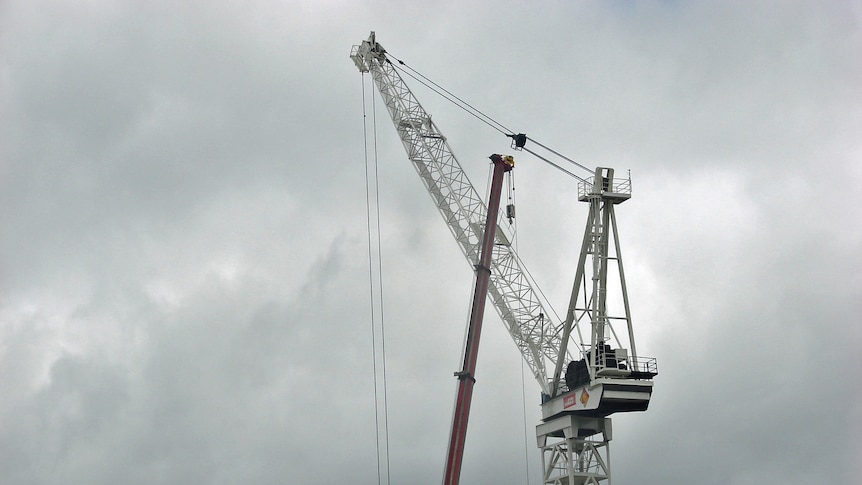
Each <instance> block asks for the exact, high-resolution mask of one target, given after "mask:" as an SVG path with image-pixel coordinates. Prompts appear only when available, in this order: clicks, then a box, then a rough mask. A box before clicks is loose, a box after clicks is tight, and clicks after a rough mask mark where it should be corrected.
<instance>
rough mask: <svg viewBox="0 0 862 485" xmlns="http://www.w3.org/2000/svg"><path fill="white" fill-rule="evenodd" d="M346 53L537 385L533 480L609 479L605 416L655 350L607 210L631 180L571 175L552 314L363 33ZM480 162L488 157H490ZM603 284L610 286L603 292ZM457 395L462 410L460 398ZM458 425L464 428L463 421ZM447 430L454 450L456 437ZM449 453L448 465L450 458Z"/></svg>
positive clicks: (639, 398) (520, 138) (640, 376)
mask: <svg viewBox="0 0 862 485" xmlns="http://www.w3.org/2000/svg"><path fill="white" fill-rule="evenodd" d="M350 57H351V59H353V61H354V63H355V64H356V67H357V68H358V69H359V71H360V72H362V73H368V72H370V73H371V75H372V77H373V80H374V83H375V85H376V87H377V90H378V92H379V93H380V95H381V97H382V99H383V101H384V103H385V105H386V107H387V110H388V111H389V115H390V117H391V119H392V122H393V123H394V125H395V129H396V131H397V132H398V135H399V137H400V138H401V142H402V144H403V145H404V149H405V150H406V152H407V155H408V159H409V160H410V161H411V163H412V164H413V166H414V168H415V169H416V172H417V173H418V174H419V177H420V179H421V180H422V182H423V184H424V185H425V188H426V190H427V192H428V193H429V195H430V196H431V198H432V200H433V201H434V204H435V206H436V207H437V209H438V211H439V212H440V214H441V215H442V216H443V219H444V221H445V222H446V225H447V226H448V228H449V230H450V232H451V233H452V235H453V236H454V238H455V240H456V241H457V243H458V245H459V247H460V248H461V251H462V252H463V254H464V256H465V257H466V259H467V261H468V263H469V264H470V265H471V266H472V267H473V268H474V269H476V270H477V271H478V268H487V270H488V275H489V278H488V282H487V296H488V298H490V300H491V302H492V303H493V306H494V308H495V309H496V311H497V313H498V315H499V316H500V318H501V320H502V321H503V324H504V326H505V327H506V330H507V331H508V332H509V335H511V337H512V340H513V341H514V343H515V345H516V346H517V348H518V350H519V351H520V353H521V356H522V357H523V359H524V362H525V363H526V364H527V366H528V367H529V369H530V371H531V373H532V374H533V377H534V378H535V379H536V381H537V382H538V384H539V387H540V388H541V396H542V399H541V401H542V402H541V406H542V423H540V424H539V425H538V426H537V427H536V438H537V444H538V447H539V449H540V451H541V454H542V462H543V482H542V483H545V484H553V485H561V484H592V483H595V484H598V483H601V482H603V481H610V461H609V455H608V444H609V441H610V440H611V438H612V428H611V421H610V418H609V416H610V415H611V414H613V413H617V412H628V411H644V410H646V409H647V407H648V405H649V400H650V397H651V395H652V387H653V382H652V378H653V377H655V376H656V375H657V373H658V372H657V367H656V361H655V359H654V358H645V357H642V356H640V355H639V354H638V353H637V350H636V346H635V339H634V333H633V329H632V319H631V312H630V308H629V300H628V294H627V291H626V282H625V274H624V271H623V264H622V256H621V252H620V243H619V239H618V233H617V221H616V216H615V212H614V208H615V206H616V205H618V204H620V203H622V202H625V201H626V200H628V199H629V198H630V197H631V180H630V179H629V178H625V179H620V178H616V177H615V175H614V170H613V169H611V168H606V167H597V168H596V169H595V170H594V171H593V173H592V175H591V176H590V177H588V178H583V179H580V178H579V180H580V181H579V183H578V199H579V200H580V201H582V202H586V203H588V204H589V206H590V209H589V213H588V216H587V222H586V227H585V230H584V236H583V239H582V242H581V250H580V254H579V260H578V265H577V270H576V274H575V277H574V284H573V288H572V292H571V297H570V301H569V305H568V309H567V312H566V316H565V318H564V319H562V320H560V319H558V318H556V316H555V315H556V314H555V313H554V312H553V311H551V306H550V304H549V302H547V301H546V300H545V299H544V297H543V296H542V293H541V292H540V291H539V290H538V286H537V285H536V283H535V281H533V279H532V278H531V277H530V276H529V273H528V272H527V271H526V269H525V268H524V265H523V263H522V262H521V260H520V258H519V257H518V255H517V253H516V252H515V249H514V248H513V246H512V240H513V234H512V233H511V231H510V230H509V228H508V227H507V226H506V225H505V224H496V223H495V224H493V225H488V227H493V229H492V230H493V232H494V235H493V238H490V237H489V238H483V236H484V235H485V233H486V229H485V228H486V223H487V221H486V219H490V218H488V215H489V209H488V206H486V205H485V203H484V202H483V201H482V199H481V198H480V196H479V194H478V192H477V191H476V189H475V188H474V187H473V185H472V184H471V183H470V181H469V180H468V178H467V175H466V174H465V173H464V171H463V169H462V168H461V165H460V164H459V162H458V160H457V159H456V158H455V156H454V155H453V153H452V150H451V148H450V147H449V144H448V142H447V140H446V137H445V136H443V134H442V133H441V132H440V130H439V129H438V127H437V125H436V124H435V123H434V122H433V121H432V120H431V116H430V115H429V114H428V113H427V112H426V111H425V110H424V108H423V107H422V105H421V104H420V103H419V101H418V100H417V99H416V97H415V96H414V95H413V93H412V91H411V90H410V89H409V87H408V86H407V85H406V84H405V83H404V80H403V79H402V77H401V75H400V74H399V72H398V69H397V68H396V67H395V65H394V64H393V63H392V62H391V61H390V59H389V58H388V57H387V54H386V50H385V49H384V48H383V47H382V46H381V45H380V44H379V43H378V42H377V41H376V36H375V33H374V32H371V35H370V36H369V38H368V39H367V40H365V41H363V42H362V43H361V44H359V45H357V46H354V48H353V50H352V51H351V54H350ZM509 136H510V137H512V138H513V140H516V141H515V142H514V143H513V146H515V145H517V146H516V148H521V147H523V146H524V144H525V143H526V142H527V140H528V139H527V138H526V136H524V135H522V134H518V135H516V134H510V135H509ZM531 153H532V152H531ZM497 157H499V156H497ZM492 162H493V163H498V160H495V159H494V156H492ZM493 212H494V213H496V208H494V211H493ZM492 215H493V217H494V218H496V215H495V214H492ZM483 239H486V243H485V244H484V247H486V248H490V253H489V254H486V255H485V257H484V258H483V257H482V256H483V255H482V248H483ZM490 240H493V243H492V244H491V243H488V242H487V241H490ZM614 270H616V271H614ZM609 278H610V280H611V282H610V283H609ZM609 288H613V289H615V290H616V292H614V293H613V294H611V292H609ZM474 295H475V293H474ZM482 299H484V296H482ZM474 308H475V305H474ZM585 333H588V336H587V337H586V338H585V337H584V334H585ZM476 344H477V343H476ZM464 373H465V371H464V369H462V371H459V372H456V376H458V377H459V396H460V392H461V387H462V386H463V384H461V383H463V382H464V381H465V380H469V381H471V383H472V381H474V380H475V377H474V376H473V375H472V373H473V371H472V370H470V371H469V372H468V373H469V375H467V376H465V374H464ZM465 378H466V379H465ZM470 387H471V388H472V385H471V386H470ZM458 402H460V397H459V399H458ZM467 403H468V404H467V409H468V410H469V399H467ZM456 405H457V403H456ZM455 419H456V420H457V419H458V413H457V412H456V414H455ZM456 428H458V429H460V428H461V425H460V424H458V423H456V422H453V431H452V440H451V441H450V453H449V455H452V443H453V442H454V441H455V438H454V437H455V433H456ZM462 431H466V419H464V422H463V430H462ZM458 439H459V440H461V441H460V443H461V445H460V446H461V450H460V452H463V436H461V437H460V438H458ZM451 459H452V458H451V457H447V468H446V472H445V474H444V475H445V476H444V480H445V481H444V483H445V484H447V485H449V484H453V485H454V484H456V483H457V482H458V476H457V475H458V474H457V473H453V472H452V470H451V469H450V465H449V462H450V460H451ZM457 460H458V467H460V457H457Z"/></svg>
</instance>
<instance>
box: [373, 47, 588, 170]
mask: <svg viewBox="0 0 862 485" xmlns="http://www.w3.org/2000/svg"><path fill="white" fill-rule="evenodd" d="M386 56H387V57H386V60H387V61H388V62H389V64H390V65H391V66H392V67H393V68H394V69H396V70H398V71H399V72H401V73H402V74H404V75H407V76H409V77H411V78H413V79H414V80H416V82H418V83H420V84H422V85H423V86H425V87H426V88H428V89H430V90H431V91H433V92H434V93H436V94H437V95H439V96H440V97H442V98H443V99H445V100H447V101H449V102H450V103H452V104H454V105H455V106H457V107H459V108H461V109H462V110H464V111H465V112H466V113H468V114H469V115H471V116H473V117H474V118H476V119H477V120H479V121H481V122H482V123H485V124H486V125H488V126H489V127H491V128H493V129H494V130H497V131H499V132H500V133H502V134H504V135H506V136H507V137H509V138H512V139H515V137H516V136H517V135H516V134H515V132H514V131H513V130H510V129H509V128H507V127H506V126H505V125H503V124H502V123H500V122H499V121H497V120H495V119H494V118H491V117H490V116H488V115H487V114H485V113H484V112H482V111H481V110H479V109H477V108H475V107H474V106H472V105H471V104H470V103H468V102H466V101H464V100H463V99H461V98H459V97H458V96H456V95H455V94H453V93H452V92H451V91H449V90H448V89H446V88H444V87H443V86H441V85H439V84H437V83H436V82H434V81H432V80H431V79H429V78H428V77H427V76H425V75H424V74H422V73H420V72H419V71H417V70H416V69H413V68H412V67H410V66H409V65H407V63H405V62H404V61H402V60H401V59H398V58H397V57H395V56H393V55H391V54H390V53H389V52H387V53H386ZM390 57H391V58H392V59H395V61H396V62H397V63H398V65H400V66H403V67H399V66H398V65H396V64H393V63H392V61H390V60H389V58H390ZM526 139H527V140H529V141H531V142H533V143H535V144H536V145H538V146H540V147H542V148H544V149H545V150H547V151H549V152H551V153H553V154H554V155H556V156H558V157H560V158H562V159H563V160H565V161H567V162H569V163H571V164H573V165H575V166H577V167H578V168H580V169H582V170H585V171H586V172H588V173H593V171H592V170H591V169H589V168H587V167H586V166H584V165H582V164H580V163H578V162H577V161H575V160H572V159H571V158H569V157H567V156H565V155H563V154H562V153H560V152H558V151H556V150H554V149H552V148H550V147H548V146H547V145H544V144H542V143H540V142H539V141H537V140H535V139H533V138H531V137H526ZM519 148H520V149H523V150H524V151H526V152H528V153H530V154H531V155H533V156H535V157H536V158H538V159H539V160H542V161H543V162H545V163H548V164H550V165H551V166H553V167H555V168H556V169H558V170H560V171H562V172H563V173H565V174H567V175H569V176H570V177H574V178H576V179H578V180H580V181H581V182H584V181H585V180H584V179H583V178H581V177H578V176H577V175H575V174H573V173H572V172H570V171H568V170H566V169H564V168H563V167H561V166H559V165H557V164H556V163H554V162H552V161H550V160H548V159H547V158H545V157H543V156H541V155H539V154H537V153H536V152H534V151H532V150H529V149H527V148H524V147H521V146H519Z"/></svg>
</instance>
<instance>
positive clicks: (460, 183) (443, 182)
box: [350, 32, 578, 394]
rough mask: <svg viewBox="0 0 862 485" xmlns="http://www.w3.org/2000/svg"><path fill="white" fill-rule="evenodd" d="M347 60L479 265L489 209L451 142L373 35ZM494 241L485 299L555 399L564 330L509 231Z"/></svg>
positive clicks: (467, 252) (454, 233)
mask: <svg viewBox="0 0 862 485" xmlns="http://www.w3.org/2000/svg"><path fill="white" fill-rule="evenodd" d="M350 57H351V59H353V62H354V63H355V64H356V67H357V68H358V69H359V70H360V71H361V72H371V74H372V76H373V78H374V83H375V85H376V86H377V89H378V91H379V92H380V95H381V97H382V98H383V101H384V103H385V104H386V108H387V109H388V111H389V115H390V117H391V118H392V122H393V123H394V124H395V129H396V130H397V131H398V136H399V137H400V138H401V142H402V144H403V145H404V149H405V150H406V152H407V156H408V158H409V159H410V161H411V162H412V163H413V166H414V168H415V169H416V171H417V173H418V174H419V177H420V178H421V179H422V183H423V184H424V185H425V188H426V189H427V191H428V193H429V194H430V195H431V198H432V199H433V201H434V205H435V206H436V207H437V210H438V211H439V212H440V214H441V216H443V219H444V221H445V222H446V225H447V226H448V227H449V230H450V231H451V233H452V236H453V237H454V238H455V240H456V241H457V242H458V246H459V247H460V248H461V251H462V252H463V253H464V255H465V256H466V257H467V260H468V262H469V263H470V264H471V265H475V264H477V263H478V261H479V247H480V243H481V239H482V225H483V223H484V220H485V216H486V214H487V208H486V207H485V204H484V202H483V201H482V199H481V197H480V196H479V194H478V193H477V192H476V189H475V188H474V187H473V185H472V184H471V183H470V181H469V180H468V179H467V176H466V174H465V173H464V171H463V169H462V168H461V165H460V164H459V163H458V160H457V159H456V158H455V156H454V154H453V153H452V150H451V148H450V147H449V144H448V143H447V141H446V137H444V136H443V134H442V133H441V132H440V130H438V129H437V126H436V125H435V124H434V122H433V121H432V120H431V116H430V115H429V114H428V113H427V112H426V111H425V110H424V109H423V108H422V106H421V105H420V104H419V101H418V100H417V99H416V97H415V96H414V95H413V93H412V92H411V91H410V89H409V88H408V87H407V85H406V84H405V83H404V80H403V79H402V78H401V76H400V74H399V73H398V71H397V70H396V69H395V67H394V66H393V65H392V63H391V62H390V61H389V59H388V58H387V57H386V50H385V49H384V48H383V47H382V46H381V45H380V44H379V43H377V41H376V38H375V35H374V32H372V33H371V35H370V36H369V38H368V40H366V41H363V42H362V44H361V45H358V46H354V48H353V50H352V52H351V55H350ZM495 239H496V243H495V244H494V247H493V251H492V254H491V264H490V266H489V267H490V268H491V273H492V274H491V278H490V282H489V286H488V296H489V297H490V298H491V301H492V302H493V303H494V307H495V308H496V310H497V313H498V314H499V315H500V318H501V319H502V320H503V324H504V325H505V327H506V330H507V331H508V332H509V334H510V335H511V337H512V339H513V340H514V341H515V345H516V346H517V347H518V350H519V351H520V352H521V355H522V357H523V358H524V361H525V362H526V363H527V366H528V367H529V368H530V371H531V372H532V373H533V377H534V378H535V379H536V381H538V383H539V385H540V386H541V388H542V391H543V392H544V393H545V394H550V390H551V389H550V387H551V386H550V379H549V376H548V372H547V370H546V369H554V368H555V367H556V362H557V359H558V353H559V349H560V348H562V347H563V346H562V343H561V341H560V340H561V335H562V331H561V325H560V323H559V322H558V321H557V320H556V319H555V317H554V314H553V312H552V311H550V305H549V304H548V303H547V301H545V299H544V297H541V296H540V295H541V294H540V293H539V292H538V291H536V285H535V282H533V281H532V279H531V278H530V277H529V275H528V273H527V271H526V270H525V269H524V267H523V265H522V263H521V261H520V259H519V258H518V256H517V255H516V254H515V252H514V250H513V249H512V247H511V240H512V236H511V234H509V231H508V230H507V228H506V227H504V226H498V227H497V230H496V231H495ZM576 345H578V344H577V343H576ZM566 360H568V358H566Z"/></svg>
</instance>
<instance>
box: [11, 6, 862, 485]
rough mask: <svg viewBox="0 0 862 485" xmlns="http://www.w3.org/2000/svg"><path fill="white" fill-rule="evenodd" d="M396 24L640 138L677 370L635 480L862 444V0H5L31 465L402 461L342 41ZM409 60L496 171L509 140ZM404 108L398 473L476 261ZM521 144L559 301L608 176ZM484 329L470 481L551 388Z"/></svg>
mask: <svg viewBox="0 0 862 485" xmlns="http://www.w3.org/2000/svg"><path fill="white" fill-rule="evenodd" d="M371 30H375V31H376V32H377V36H378V40H379V41H380V42H381V43H382V44H383V45H384V46H385V47H386V48H387V49H388V50H389V51H390V52H391V53H393V54H394V55H395V56H397V57H398V58H400V59H403V60H404V61H406V62H407V63H408V64H410V65H411V66H412V67H414V68H416V69H417V70H419V71H420V72H422V73H423V74H426V75H427V76H429V77H430V78H432V79H433V80H435V81H436V82H438V83H440V84H442V85H444V86H446V87H447V88H448V89H450V90H451V91H453V92H454V93H456V94H457V95H459V96H461V97H463V98H465V99H467V100H468V101H470V102H471V103H472V104H474V105H476V106H477V107H479V108H480V109H482V110H483V111H485V112H486V113H488V114H489V115H491V116H492V117H494V118H496V119H498V120H499V121H501V122H503V123H504V124H506V125H508V126H511V127H513V129H514V130H517V131H523V132H526V133H528V134H529V135H530V136H531V137H533V138H535V139H537V140H539V141H542V142H543V143H545V144H548V145H550V146H552V147H553V148H555V149H557V150H558V151H561V152H563V153H565V154H567V155H568V156H570V157H572V158H575V159H577V160H579V161H581V162H582V163H584V164H586V165H588V166H595V165H602V166H610V167H615V168H616V169H617V171H618V173H624V172H625V171H626V170H631V176H632V185H633V189H634V190H633V197H632V199H631V200H630V201H628V202H626V203H625V204H623V205H621V206H619V208H618V212H617V216H618V220H619V224H620V232H621V239H622V244H623V254H624V256H625V261H626V265H627V266H626V273H627V274H626V276H627V279H628V282H629V292H630V296H631V299H632V311H633V314H634V318H635V321H634V323H635V331H636V335H637V337H638V350H639V352H640V353H641V354H644V355H650V356H655V357H656V358H657V359H658V365H659V372H660V374H659V375H658V377H657V378H656V379H655V392H654V394H653V400H652V403H651V405H650V409H649V411H647V412H646V413H634V414H630V415H620V416H615V417H614V440H613V442H612V445H611V456H612V463H613V474H614V483H618V484H634V483H638V484H655V485H658V484H663V485H667V484H679V485H683V484H685V485H688V484H693V483H701V484H719V483H720V484H739V485H742V484H764V483H782V484H789V485H793V484H809V483H815V482H816V483H852V482H854V481H855V480H856V478H853V477H858V476H859V475H860V474H862V467H860V460H859V458H860V457H862V404H860V403H862V390H860V382H862V370H860V365H859V361H860V353H862V325H860V324H862V278H860V273H859V268H860V267H862V224H860V223H862V216H860V207H862V136H860V133H862V61H860V60H859V53H860V52H862V7H860V5H859V3H858V2H852V1H850V0H847V1H825V2H813V1H811V2H802V1H789V0H788V1H754V2H749V1H746V2H701V1H694V2H675V1H664V2H637V3H635V2H626V1H604V2H517V1H506V2H502V1H500V2H479V1H477V2H456V1H444V2H403V1H381V2H372V1H367V2H359V1H357V2H347V1H326V0H307V1H289V0H288V1H280V2H279V1H253V2H227V1H188V2H162V1H155V2H153V1H148V2H143V1H141V2H133V1H128V2H110V1H99V0H92V1H86V2H79V1H71V0H69V1H29V0H28V1H24V0H6V1H0V230H2V232H0V480H2V482H3V483H4V484H15V485H18V484H69V483H80V484H117V483H128V484H178V485H179V484H183V485H186V484H194V483H201V484H237V483H248V484H329V483H337V482H349V483H369V484H370V483H376V482H377V480H378V478H377V477H378V475H377V464H376V454H375V447H376V441H375V440H376V438H375V424H374V421H375V407H374V381H373V367H372V366H373V357H372V356H373V354H372V337H371V304H370V296H369V291H370V290H369V278H368V274H369V273H368V271H369V270H368V248H367V235H366V222H365V221H366V212H365V165H364V141H363V117H362V111H363V96H362V94H363V91H362V76H361V75H360V74H359V73H358V71H357V69H356V67H355V66H354V65H353V63H352V62H351V61H350V59H349V58H348V54H349V52H350V48H351V46H352V45H353V44H357V43H359V42H361V41H362V40H364V39H366V38H367V37H368V34H369V31H371ZM365 83H366V84H365V86H366V88H370V79H368V78H366V80H365ZM413 84H414V85H415V83H413ZM414 87H415V92H416V95H417V97H419V99H420V100H421V101H422V102H423V104H424V105H425V107H426V109H427V110H428V111H429V112H431V113H432V114H433V115H434V119H435V121H436V122H437V124H438V126H439V127H440V129H441V130H442V131H443V132H444V133H445V134H446V135H447V137H448V139H449V142H450V145H451V146H452V148H453V150H454V151H455V153H456V155H457V156H458V157H459V159H460V160H461V163H462V165H463V166H464V167H465V170H467V172H468V174H469V175H470V177H471V179H472V180H473V182H474V184H475V185H476V186H477V188H478V190H479V192H480V193H484V187H485V185H486V183H487V181H486V177H487V163H488V162H487V156H488V155H489V154H491V153H508V151H507V150H508V145H509V141H508V140H507V139H506V138H504V137H502V136H500V135H499V134H498V133H497V132H494V131H491V130H490V129H488V128H487V127H486V126H484V125H482V124H479V123H477V122H476V121H475V120H473V119H471V118H469V117H467V116H465V115H464V114H463V113H461V112H459V111H458V110H457V109H454V108H453V107H451V106H449V105H448V103H446V102H445V101H442V100H441V99H439V98H438V97H436V96H435V95H433V94H432V93H430V92H427V91H426V90H424V89H421V86H414ZM367 93H368V96H367V99H366V101H367V103H368V108H367V109H369V110H370V109H371V108H372V107H371V98H370V93H371V91H370V90H368V91H367ZM381 107H382V104H381V103H380V102H379V98H378V100H377V109H378V112H377V117H376V119H377V123H376V126H377V132H378V134H377V144H378V163H379V170H380V174H379V175H380V203H381V235H382V251H381V254H382V257H383V285H384V298H385V326H386V354H387V362H386V364H387V391H388V425H389V456H390V462H389V463H390V469H391V481H392V483H399V484H400V483H438V482H439V481H440V479H441V477H442V469H443V460H444V453H445V449H446V442H447V437H448V431H449V430H448V427H449V420H450V418H451V413H452V405H453V402H454V391H455V379H454V378H453V377H452V372H453V371H455V370H456V369H457V368H458V366H459V362H458V357H459V355H460V352H461V348H460V347H461V344H462V337H463V333H464V325H465V322H466V318H467V311H468V305H469V299H470V286H471V283H472V273H471V270H470V267H469V266H468V265H467V264H466V263H465V261H464V260H463V258H462V256H461V253H460V250H459V249H458V247H457V245H456V243H455V242H454V241H453V240H452V238H451V236H450V234H449V231H448V230H447V229H446V227H445V225H444V223H443V222H442V220H441V219H440V217H439V215H438V214H437V213H436V210H435V209H434V206H433V204H432V203H431V201H430V199H429V197H428V196H427V195H426V194H425V193H424V189H423V187H422V184H421V182H420V181H419V179H418V177H417V176H416V174H415V171H414V170H413V168H412V167H411V166H410V164H409V162H408V161H407V159H406V155H405V153H404V151H403V149H402V147H401V145H400V142H399V141H398V139H397V136H396V134H395V130H394V129H393V127H392V125H391V123H390V122H389V120H388V115H387V114H386V113H385V112H384V111H383V110H382V109H381ZM372 119H373V117H372V116H371V111H369V130H370V129H371V127H372V125H371V124H370V123H371V120H372ZM517 160H518V165H517V168H516V182H517V185H516V187H517V195H518V197H517V203H518V229H519V245H520V253H521V257H522V259H524V260H525V262H526V264H527V266H528V267H529V268H530V271H531V272H532V273H533V275H534V276H535V277H536V279H537V280H538V282H539V284H540V285H541V287H542V288H543V290H544V291H545V292H546V293H547V294H548V296H549V297H550V298H551V301H552V302H553V304H554V305H555V306H556V308H557V310H558V311H559V310H561V309H563V308H564V307H565V305H566V304H567V299H566V298H567V295H568V293H569V291H570V290H571V283H572V278H573V275H574V266H575V263H576V261H577V251H578V249H579V247H578V246H579V244H580V238H581V231H582V228H583V223H584V222H583V221H584V218H585V217H586V213H585V205H584V204H579V203H578V202H577V200H576V186H575V184H574V181H573V180H572V179H570V178H567V177H565V176H563V175H562V174H560V173H559V172H558V171H556V170H554V169H552V168H549V167H548V166H546V165H544V164H542V163H541V162H540V161H538V160H536V159H532V158H531V157H530V156H529V155H527V154H525V153H521V154H518V156H517ZM482 338H483V341H482V347H481V349H480V352H479V354H480V355H479V363H478V370H477V380H478V382H477V385H476V388H475V395H474V406H473V414H472V416H471V422H470V429H469V434H468V438H467V449H466V455H465V458H464V470H463V480H462V483H465V484H492V483H530V484H538V483H539V482H540V473H541V472H540V470H539V465H538V463H539V453H538V451H537V449H536V448H535V437H534V426H535V425H536V424H538V422H539V417H540V410H539V405H538V404H539V387H538V385H537V384H536V383H534V382H531V381H530V380H529V379H530V377H529V375H528V376H527V379H528V380H527V381H526V382H525V384H524V385H522V366H521V363H520V357H519V354H518V352H517V351H516V349H515V346H514V345H513V344H512V342H511V341H510V338H509V336H508V334H506V332H505V330H504V328H503V326H502V324H501V323H500V321H499V319H498V318H497V316H496V314H495V313H494V312H493V311H491V310H489V312H488V318H487V319H486V326H485V331H484V333H483V337H482ZM378 350H379V349H378ZM525 403H526V404H525ZM528 477H529V482H528Z"/></svg>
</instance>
